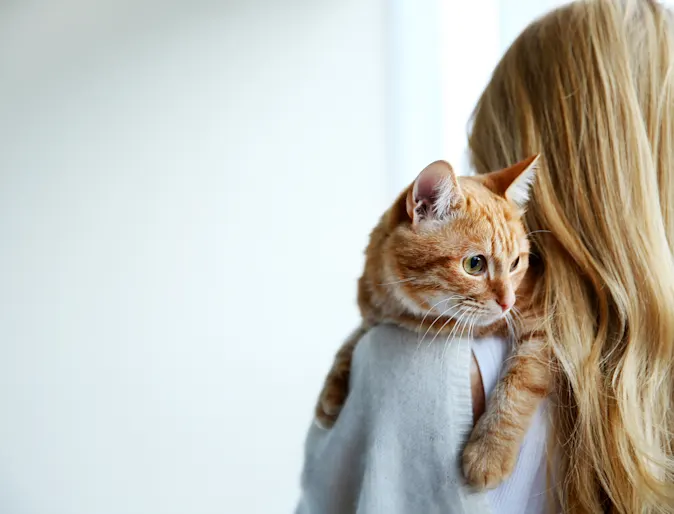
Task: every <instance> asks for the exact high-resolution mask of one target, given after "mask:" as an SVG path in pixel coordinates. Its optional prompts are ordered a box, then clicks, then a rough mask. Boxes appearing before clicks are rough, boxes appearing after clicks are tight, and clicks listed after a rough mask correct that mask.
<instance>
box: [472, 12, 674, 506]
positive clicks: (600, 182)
mask: <svg viewBox="0 0 674 514" xmlns="http://www.w3.org/2000/svg"><path fill="white" fill-rule="evenodd" d="M673 59H674V22H673V20H672V17H671V15H670V13H669V12H668V11H667V10H666V9H664V8H663V7H662V6H660V5H659V4H657V3H655V2H649V1H623V2H609V1H604V0H595V1H587V2H577V3H573V4H570V5H567V6H565V7H562V8H560V9H558V10H555V11H553V12H551V13H550V14H548V15H547V16H545V17H543V18H541V19H540V20H538V21H536V22H534V23H533V24H532V25H530V26H529V27H528V28H527V29H526V30H525V31H524V32H523V33H522V34H521V35H520V37H519V38H518V39H517V40H516V41H515V43H513V45H512V46H511V48H510V49H509V50H508V51H507V53H506V54H505V56H504V57H503V59H502V60H501V62H500V64H499V65H498V67H497V68H496V70H495V71H494V74H493V77H492V79H491V82H490V83H489V85H488V86H487V88H486V90H485V92H484V93H483V95H482V97H481V99H480V101H479V103H478V105H477V107H476V110H475V112H474V114H473V119H472V128H471V131H470V143H469V144H470V152H471V158H472V161H473V165H474V167H475V169H476V170H477V171H478V172H479V173H484V172H487V171H489V170H493V169H499V168H502V167H504V166H506V165H508V164H509V163H512V162H517V161H519V160H521V159H523V158H525V157H527V156H528V155H531V154H534V153H537V152H541V153H542V154H543V156H544V162H543V163H542V165H541V168H540V170H539V172H538V176H537V183H536V184H535V187H534V191H533V199H532V201H531V203H530V206H529V209H528V212H527V214H526V223H527V225H528V229H529V230H530V231H549V232H536V233H533V234H532V236H531V237H532V240H533V241H532V242H533V246H532V252H533V253H534V254H536V255H537V256H538V258H539V262H540V280H539V281H538V288H537V291H536V297H537V299H538V301H539V302H540V304H541V305H543V306H544V307H545V311H546V312H547V313H548V316H547V317H546V318H545V319H543V320H541V323H542V324H543V326H544V330H545V333H546V336H547V340H548V344H549V345H550V347H551V349H552V352H553V355H554V362H553V363H552V364H551V365H553V366H554V367H555V369H556V383H555V390H554V391H555V392H554V395H553V397H552V401H551V413H552V420H551V425H552V429H553V430H554V433H555V436H556V437H555V439H554V442H555V448H556V455H555V456H556V457H557V460H558V462H557V463H556V467H557V480H556V483H555V485H556V490H557V491H558V493H559V499H560V501H561V504H562V506H563V510H564V512H573V513H586V512H587V513H590V512H591V513H599V512H620V513H629V514H632V513H665V512H667V513H673V512H674V438H673V436H672V433H673V431H674V368H673V363H674V260H673V258H672V243H674V214H672V212H671V209H673V208H674V175H673V174H674V77H673V75H672V72H673V71H674V69H673V64H674V62H673Z"/></svg>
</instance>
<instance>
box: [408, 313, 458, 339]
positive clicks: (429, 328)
mask: <svg viewBox="0 0 674 514" xmlns="http://www.w3.org/2000/svg"><path fill="white" fill-rule="evenodd" d="M456 307H460V305H451V306H450V307H449V308H447V309H445V310H444V311H442V312H441V313H440V314H438V315H437V316H436V317H435V319H434V320H433V323H431V324H430V326H429V327H428V328H427V329H426V332H424V335H423V336H422V337H421V339H419V342H418V343H417V344H421V342H422V341H423V340H424V339H426V336H427V335H428V332H430V330H431V329H432V328H433V325H435V323H436V322H437V321H438V320H439V319H440V318H442V317H443V316H444V315H445V314H447V313H448V312H449V311H451V310H452V309H454V308H456ZM454 314H456V313H454ZM451 320H452V317H451V316H450V318H449V319H448V320H447V321H446V322H445V324H444V325H442V327H441V328H440V331H442V329H443V328H444V327H445V326H446V325H447V323H449V322H450V321H451ZM435 335H436V336H437V333H436V334H435ZM433 340H435V338H433ZM433 340H431V342H433Z"/></svg>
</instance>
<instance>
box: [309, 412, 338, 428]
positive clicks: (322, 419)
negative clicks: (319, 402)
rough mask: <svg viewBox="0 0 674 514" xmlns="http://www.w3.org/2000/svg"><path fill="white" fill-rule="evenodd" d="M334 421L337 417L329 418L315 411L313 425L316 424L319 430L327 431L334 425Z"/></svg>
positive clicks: (327, 415)
mask: <svg viewBox="0 0 674 514" xmlns="http://www.w3.org/2000/svg"><path fill="white" fill-rule="evenodd" d="M336 421H337V416H330V415H329V414H326V413H325V412H323V411H319V410H316V415H315V416H314V423H316V425H317V426H318V427H319V428H322V429H324V430H329V429H331V428H332V427H333V426H334V425H335V422H336Z"/></svg>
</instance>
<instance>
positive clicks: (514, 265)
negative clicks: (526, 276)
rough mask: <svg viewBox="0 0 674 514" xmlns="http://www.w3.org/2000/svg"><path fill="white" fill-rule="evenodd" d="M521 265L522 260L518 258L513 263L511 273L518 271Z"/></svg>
mask: <svg viewBox="0 0 674 514" xmlns="http://www.w3.org/2000/svg"><path fill="white" fill-rule="evenodd" d="M519 265H520V258H519V257H517V258H516V259H515V260H514V261H513V263H512V264H511V265H510V271H511V272H513V271H515V270H516V269H517V266H519Z"/></svg>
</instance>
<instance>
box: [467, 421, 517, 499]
mask: <svg viewBox="0 0 674 514" xmlns="http://www.w3.org/2000/svg"><path fill="white" fill-rule="evenodd" d="M518 452H519V446H518V445H517V444H516V443H513V442H510V441H503V440H500V439H499V437H498V436H494V435H493V434H490V433H488V432H487V433H484V434H479V435H478V434H475V433H474V434H473V437H471V438H470V440H469V441H468V444H467V445H466V448H465V449H464V451H463V474H464V476H465V477H466V480H467V481H468V483H469V484H470V485H472V486H473V487H474V488H476V489H478V490H483V489H494V488H495V487H497V486H498V485H499V484H500V483H501V482H503V480H505V479H506V478H508V477H509V476H510V474H511V473H512V472H513V469H514V468H515V463H516V462H517V455H518Z"/></svg>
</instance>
